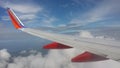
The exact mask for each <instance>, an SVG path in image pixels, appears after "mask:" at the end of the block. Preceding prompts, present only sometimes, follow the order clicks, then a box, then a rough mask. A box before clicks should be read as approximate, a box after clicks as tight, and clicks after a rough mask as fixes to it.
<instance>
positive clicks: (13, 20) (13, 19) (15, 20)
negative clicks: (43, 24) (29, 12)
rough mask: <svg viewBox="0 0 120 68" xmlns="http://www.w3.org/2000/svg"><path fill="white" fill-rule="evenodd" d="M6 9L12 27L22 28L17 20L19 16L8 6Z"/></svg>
mask: <svg viewBox="0 0 120 68" xmlns="http://www.w3.org/2000/svg"><path fill="white" fill-rule="evenodd" d="M7 11H8V14H9V17H10V19H11V21H12V23H13V25H14V27H15V28H16V29H21V28H24V25H23V24H22V22H21V21H20V20H19V18H18V17H17V16H16V14H15V13H14V12H13V10H11V9H10V8H7Z"/></svg>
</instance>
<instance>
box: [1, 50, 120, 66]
mask: <svg viewBox="0 0 120 68" xmlns="http://www.w3.org/2000/svg"><path fill="white" fill-rule="evenodd" d="M32 51H33V50H32ZM1 52H2V53H7V54H9V53H8V52H7V51H6V50H4V49H3V50H1ZM75 52H79V50H77V49H68V50H50V51H49V53H48V54H47V55H45V56H42V54H41V52H37V54H34V53H35V52H32V53H31V54H30V55H28V56H25V57H23V56H17V57H11V58H13V59H12V60H13V62H10V63H9V62H7V61H5V62H4V63H3V62H2V61H1V60H0V68H78V67H80V68H88V67H89V68H107V67H109V68H115V67H116V68H119V67H120V65H119V63H118V62H116V61H112V60H107V61H99V62H93V63H72V62H71V61H70V59H71V58H72V57H73V56H74V53H75ZM8 57H9V58H10V56H8ZM7 60H8V59H7ZM9 60H10V59H9ZM1 63H2V64H1Z"/></svg>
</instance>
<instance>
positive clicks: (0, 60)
mask: <svg viewBox="0 0 120 68" xmlns="http://www.w3.org/2000/svg"><path fill="white" fill-rule="evenodd" d="M10 57H11V55H10V54H9V53H8V51H7V50H6V49H2V50H0V68H6V66H7V64H8V61H9V59H10Z"/></svg>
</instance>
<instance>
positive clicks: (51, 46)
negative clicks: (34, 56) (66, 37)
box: [43, 42, 72, 49]
mask: <svg viewBox="0 0 120 68" xmlns="http://www.w3.org/2000/svg"><path fill="white" fill-rule="evenodd" d="M43 48H44V49H68V48H72V47H70V46H67V45H63V44H60V43H56V42H53V43H50V44H48V45H46V46H44V47H43Z"/></svg>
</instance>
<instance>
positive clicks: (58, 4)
mask: <svg viewBox="0 0 120 68" xmlns="http://www.w3.org/2000/svg"><path fill="white" fill-rule="evenodd" d="M119 3H120V1H119V0H24V1H21V0H2V1H0V11H1V14H0V24H1V25H3V26H7V25H8V26H7V27H12V26H11V23H10V20H9V18H8V15H7V12H6V8H7V7H10V8H12V9H13V10H14V11H15V13H16V14H17V15H18V16H19V18H20V19H21V20H22V22H23V23H24V24H25V25H26V26H28V27H40V26H49V27H59V26H62V27H63V26H67V25H70V24H74V25H73V26H78V25H79V26H91V25H92V26H115V27H119V26H120V23H119V22H120V7H119V6H120V5H119ZM67 27H69V26H67Z"/></svg>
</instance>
